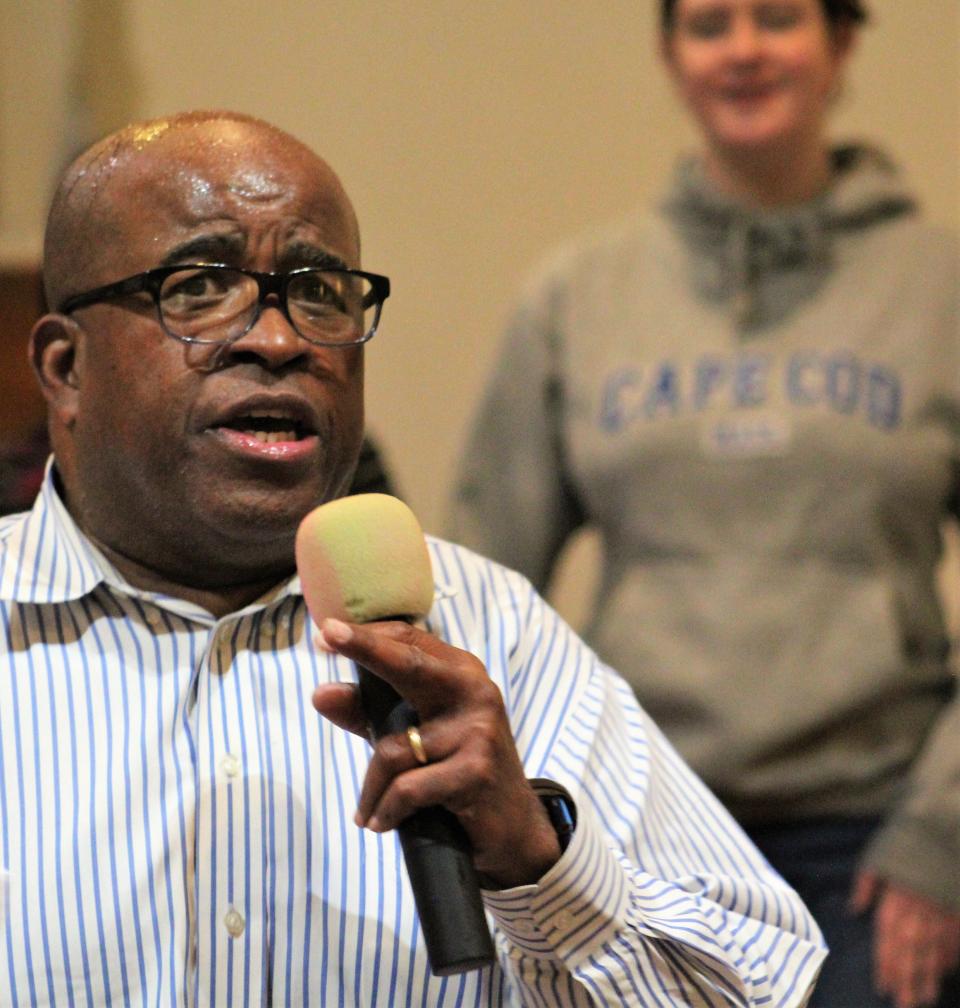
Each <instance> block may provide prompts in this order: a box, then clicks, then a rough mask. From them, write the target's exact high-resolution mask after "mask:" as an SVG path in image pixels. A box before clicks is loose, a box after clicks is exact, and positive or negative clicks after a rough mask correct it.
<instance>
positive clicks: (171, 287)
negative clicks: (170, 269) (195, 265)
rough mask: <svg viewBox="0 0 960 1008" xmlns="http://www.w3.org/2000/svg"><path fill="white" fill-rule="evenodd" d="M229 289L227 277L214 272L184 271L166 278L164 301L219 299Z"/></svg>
mask: <svg viewBox="0 0 960 1008" xmlns="http://www.w3.org/2000/svg"><path fill="white" fill-rule="evenodd" d="M229 287H230V283H229V279H228V277H227V276H225V275H222V274H221V273H220V272H219V271H215V270H184V271H183V272H182V273H173V274H171V275H170V276H169V277H167V281H166V283H165V284H164V287H163V299H164V301H167V300H170V301H184V302H186V301H191V300H204V299H209V298H217V297H221V296H222V295H223V293H224V292H225V291H226V290H228V289H229Z"/></svg>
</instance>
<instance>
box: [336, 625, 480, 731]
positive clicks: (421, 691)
mask: <svg viewBox="0 0 960 1008" xmlns="http://www.w3.org/2000/svg"><path fill="white" fill-rule="evenodd" d="M321 631H322V633H323V636H324V639H325V641H326V643H327V644H328V645H329V646H330V647H331V648H332V649H333V650H334V651H336V652H337V653H338V654H342V655H344V656H345V657H347V658H351V659H352V660H353V661H355V662H357V664H358V665H362V666H363V667H364V668H366V669H369V670H370V671H371V672H373V673H374V674H375V675H377V676H379V677H380V678H381V679H383V680H384V681H385V682H388V683H389V684H390V685H391V686H393V688H394V689H395V690H396V691H397V692H398V693H399V694H400V695H401V696H402V697H404V699H406V700H408V701H409V702H410V703H411V704H412V705H413V706H414V707H415V708H416V709H417V711H418V712H419V713H420V715H421V717H423V716H425V715H427V714H428V713H429V712H431V711H434V710H439V709H442V708H444V707H449V706H451V704H454V703H456V702H457V701H458V700H459V699H462V698H463V697H465V696H466V695H468V694H470V693H471V692H472V691H473V690H475V689H480V690H481V691H482V690H483V688H484V684H486V685H487V686H488V687H492V683H491V682H490V679H489V677H488V676H487V674H486V670H485V669H484V668H483V665H482V664H481V662H480V661H479V660H478V659H477V658H475V657H474V656H473V655H471V654H469V653H468V652H466V651H461V650H460V649H459V648H455V647H452V646H451V645H449V644H446V643H444V642H443V641H441V640H439V639H438V638H436V637H434V636H433V635H431V634H428V633H426V632H425V631H423V630H419V629H417V628H416V627H412V626H409V625H408V624H405V623H399V622H394V623H370V624H363V625H360V624H355V623H342V622H341V621H339V620H332V619H328V620H324V621H323V624H322V626H321ZM493 689H495V687H493Z"/></svg>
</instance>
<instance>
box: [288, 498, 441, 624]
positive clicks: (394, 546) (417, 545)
mask: <svg viewBox="0 0 960 1008" xmlns="http://www.w3.org/2000/svg"><path fill="white" fill-rule="evenodd" d="M296 555H297V569H298V570H299V572H300V582H301V585H302V588H303V595H304V598H305V599H306V602H307V608H308V609H309V610H310V615H311V616H312V617H313V619H314V622H316V623H317V624H319V623H320V622H321V621H322V620H323V619H325V618H326V617H335V618H336V619H341V620H347V621H349V622H351V623H368V622H370V621H371V620H377V619H389V618H391V617H393V618H396V617H401V616H404V617H408V618H410V619H416V618H418V617H421V616H426V614H427V613H428V612H429V611H430V607H431V605H432V604H433V571H432V569H431V567H430V554H429V553H428V552H427V544H426V541H425V540H424V537H423V530H422V529H421V528H420V523H419V522H418V521H417V519H416V516H415V515H414V513H413V512H412V511H411V510H410V508H408V507H407V505H406V504H404V503H403V501H400V500H397V498H396V497H390V496H388V495H387V494H356V495H354V496H352V497H341V498H340V499H339V500H334V501H330V502H329V503H328V504H323V505H321V506H320V507H318V508H315V509H314V510H313V511H311V512H310V514H308V515H307V516H306V518H304V519H303V521H302V522H301V523H300V528H299V530H298V531H297V540H296Z"/></svg>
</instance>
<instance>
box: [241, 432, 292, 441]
mask: <svg viewBox="0 0 960 1008" xmlns="http://www.w3.org/2000/svg"><path fill="white" fill-rule="evenodd" d="M243 433H244V434H247V435H248V436H250V437H254V438H256V439H257V440H258V441H260V442H262V443H263V444H279V443H280V442H281V441H296V440H297V432H296V431H292V430H289V431H262V430H246V431H244V432H243Z"/></svg>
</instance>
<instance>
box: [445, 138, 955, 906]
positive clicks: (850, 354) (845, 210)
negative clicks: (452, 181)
mask: <svg viewBox="0 0 960 1008" xmlns="http://www.w3.org/2000/svg"><path fill="white" fill-rule="evenodd" d="M834 161H835V176H834V181H833V184H832V186H831V187H830V189H829V191H828V192H827V193H826V194H824V195H823V196H821V197H819V198H817V199H816V200H813V201H811V202H810V203H807V204H804V205H801V206H798V207H795V208H791V209H789V210H786V211H776V212H756V211H751V210H746V209H744V208H743V207H740V206H737V205H736V204H734V203H732V202H730V201H729V200H727V199H725V198H724V197H723V196H721V195H720V194H719V193H717V192H716V191H714V190H712V189H711V187H710V186H709V185H708V183H707V182H706V180H705V179H704V177H703V175H702V172H701V170H700V167H699V165H698V163H697V162H696V161H695V160H689V161H686V162H683V163H682V164H681V165H680V166H679V168H678V171H677V173H676V177H675V179H674V184H673V187H672V190H671V192H670V195H669V197H668V198H667V199H666V201H665V202H664V204H663V206H662V207H661V208H660V209H659V211H658V212H657V213H655V214H652V215H649V216H645V217H643V218H639V219H635V220H631V221H628V222H626V223H621V224H618V225H617V226H616V227H614V228H610V229H607V230H605V231H604V232H603V233H601V234H599V235H595V236H592V237H591V238H590V239H589V240H587V241H580V242H578V243H576V244H575V245H572V246H570V247H568V248H565V249H563V250H562V251H561V253H560V254H559V255H557V256H555V257H554V258H552V259H551V261H550V262H549V263H548V264H547V265H546V266H545V268H544V269H542V270H541V271H540V272H539V273H538V275H537V276H536V278H535V279H534V281H533V283H532V284H531V285H530V287H529V289H528V291H527V292H526V295H525V297H524V299H523V302H522V304H521V306H520V308H519V311H518V312H517V314H516V317H515V319H514V321H513V324H512V326H511V327H510V329H509V332H508V333H507V338H506V341H505V343H504V346H503V350H502V353H501V356H500V359H499V361H498V364H497V367H496V370H495V373H494V375H493V378H492V381H491V383H490V385H489V387H488V389H487V392H486V396H485V399H484V401H483V404H482V407H481V410H480V412H479V414H478V417H477V419H476V423H475V427H474V429H473V433H472V435H471V437H470V441H469V445H468V447H467V449H466V452H465V455H464V461H463V466H462V472H461V476H460V479H459V482H458V486H457V491H456V498H455V502H454V505H453V512H452V517H451V522H450V526H449V529H448V532H449V534H450V537H451V538H453V539H456V540H458V541H460V542H463V543H466V544H467V545H468V546H472V547H474V548H476V549H477V550H478V551H480V552H482V553H486V554H488V555H491V556H493V557H494V558H495V559H497V560H500V561H502V562H505V563H507V564H509V565H510V566H513V567H515V568H517V569H519V570H520V571H522V572H524V573H525V574H527V575H528V576H529V577H530V578H531V579H532V580H533V582H534V583H535V584H536V585H538V586H540V587H543V586H544V585H545V583H546V581H547V579H548V578H549V574H550V571H551V567H552V565H553V562H554V560H555V559H556V557H557V555H558V553H559V551H560V548H561V547H562V545H563V543H564V542H565V540H566V539H567V538H568V536H569V535H570V533H571V532H572V531H573V530H574V529H575V528H577V527H578V526H580V525H583V524H591V525H594V526H596V527H597V528H598V530H599V532H600V535H601V539H602V543H603V570H602V576H601V585H600V589H599V592H598V597H597V600H596V605H595V608H594V611H593V614H592V619H591V620H590V623H589V626H588V629H587V634H586V636H587V638H588V640H589V641H590V642H591V643H592V645H593V646H594V647H595V648H596V649H597V651H598V652H599V653H600V655H601V657H603V658H604V659H605V660H606V661H607V662H609V663H610V664H611V665H613V666H614V667H615V668H616V669H617V670H618V671H619V672H621V673H622V674H623V675H624V676H625V677H626V678H627V679H628V680H629V681H630V682H631V683H632V685H633V687H634V689H635V690H636V693H637V695H638V697H639V698H640V701H641V703H642V704H643V705H644V707H646V709H647V710H648V711H649V712H650V713H651V714H652V715H653V717H654V718H655V719H656V720H657V721H658V722H659V724H660V725H661V726H662V727H663V728H664V729H665V730H666V732H667V733H668V734H669V735H670V737H671V738H672V740H673V741H674V743H675V744H676V745H677V746H678V747H679V749H680V750H681V752H682V753H683V754H684V755H685V756H686V758H687V759H688V761H689V762H690V763H691V764H692V766H693V767H694V768H695V769H696V770H697V771H698V773H699V774H700V775H701V776H702V777H703V778H704V779H705V780H706V781H707V782H708V783H709V784H710V786H711V787H712V788H713V789H714V790H715V791H716V792H717V794H718V795H719V796H720V798H721V799H722V800H723V801H724V802H725V803H726V804H727V805H728V806H729V808H730V809H731V810H732V811H733V812H734V814H735V815H737V816H738V817H739V818H740V819H741V820H742V821H743V822H744V823H746V824H747V825H748V826H749V825H751V824H756V823H769V822H778V821H780V822H789V821H792V820H797V819H809V818H813V817H818V816H827V815H830V816H834V815H840V816H856V815H874V814H878V813H879V814H880V815H882V816H883V817H884V826H883V828H882V829H881V830H880V831H879V832H878V834H877V835H876V837H875V840H874V843H873V844H872V846H871V848H870V851H869V853H868V861H869V863H870V864H871V865H872V866H873V867H875V868H876V869H878V870H879V871H881V872H882V873H884V874H886V875H888V876H890V877H892V878H895V879H898V880H899V881H901V882H903V883H904V884H907V885H910V886H912V887H914V888H915V889H917V890H919V891H921V892H925V893H927V894H928V895H930V896H932V897H934V898H936V899H937V900H940V901H945V902H946V903H948V904H949V905H952V906H954V907H960V871H958V869H957V867H956V865H957V864H958V863H960V704H958V701H957V699H956V688H955V679H954V676H953V675H952V672H951V669H950V666H949V663H948V650H949V648H948V641H947V636H946V633H945V629H944V623H943V617H942V613H941V609H940V606H939V603H938V599H937V594H936V588H935V568H936V565H937V562H938V560H939V558H940V556H941V551H942V543H941V536H940V528H941V522H942V519H943V518H944V517H945V516H946V515H947V514H949V513H951V512H952V511H955V510H956V507H955V506H956V502H957V498H958V493H960V479H958V474H960V276H958V272H960V271H958V263H960V259H958V249H957V246H956V244H955V241H954V239H953V237H952V236H951V235H949V234H947V233H943V232H938V231H935V230H933V229H931V228H930V227H928V226H926V225H925V224H924V223H923V222H922V221H921V220H920V219H919V216H918V214H917V213H916V209H915V206H914V201H913V199H912V198H911V196H910V194H909V193H908V192H907V191H906V190H905V188H904V186H903V183H902V181H901V180H900V178H899V177H898V175H897V173H896V171H895V170H894V169H893V167H892V166H891V165H890V164H889V162H888V161H887V160H886V159H885V158H884V157H883V156H882V155H881V154H879V153H878V152H876V151H874V150H871V149H866V148H854V147H848V148H842V149H838V150H837V151H836V152H835V156H834Z"/></svg>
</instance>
